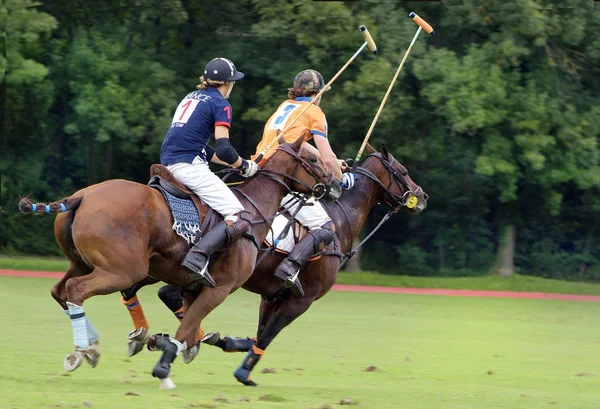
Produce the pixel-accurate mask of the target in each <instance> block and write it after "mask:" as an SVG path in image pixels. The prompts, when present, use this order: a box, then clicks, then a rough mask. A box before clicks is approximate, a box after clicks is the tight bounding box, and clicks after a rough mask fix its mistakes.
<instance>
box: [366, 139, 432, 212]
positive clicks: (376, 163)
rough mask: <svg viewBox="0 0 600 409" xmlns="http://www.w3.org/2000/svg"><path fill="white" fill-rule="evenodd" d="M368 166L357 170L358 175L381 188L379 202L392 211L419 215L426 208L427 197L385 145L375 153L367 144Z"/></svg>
mask: <svg viewBox="0 0 600 409" xmlns="http://www.w3.org/2000/svg"><path fill="white" fill-rule="evenodd" d="M367 151H368V152H369V158H373V159H372V160H369V164H368V165H367V163H366V161H365V164H364V165H365V166H364V167H363V168H359V173H360V174H363V175H364V176H366V177H368V178H369V179H372V180H373V181H374V182H376V183H378V184H379V185H380V186H381V187H382V188H383V194H382V197H381V202H385V203H386V204H387V205H388V206H390V207H391V208H392V209H394V211H398V210H400V208H402V207H405V208H406V209H407V210H408V212H410V213H412V214H418V213H421V212H422V211H423V210H425V209H426V208H427V200H428V199H429V195H427V193H425V192H424V191H423V189H422V188H421V187H420V186H419V185H417V184H416V183H415V182H414V181H413V180H412V179H411V177H410V176H409V175H408V169H406V167H405V166H404V165H402V164H401V163H400V162H398V161H397V160H396V158H394V157H393V156H392V154H391V153H389V151H388V150H387V148H386V147H385V145H383V144H382V145H381V151H377V150H376V149H375V148H373V147H372V146H371V145H369V144H367Z"/></svg>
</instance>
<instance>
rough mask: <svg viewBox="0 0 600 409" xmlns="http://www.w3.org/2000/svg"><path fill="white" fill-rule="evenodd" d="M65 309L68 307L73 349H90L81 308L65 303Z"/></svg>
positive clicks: (83, 313)
mask: <svg viewBox="0 0 600 409" xmlns="http://www.w3.org/2000/svg"><path fill="white" fill-rule="evenodd" d="M67 307H69V316H70V317H71V326H72V327H73V342H74V344H75V348H77V349H79V350H83V351H85V350H86V349H88V348H89V347H90V343H89V341H88V335H87V325H86V319H85V312H84V311H83V307H82V306H81V305H77V304H73V303H71V302H69V301H67Z"/></svg>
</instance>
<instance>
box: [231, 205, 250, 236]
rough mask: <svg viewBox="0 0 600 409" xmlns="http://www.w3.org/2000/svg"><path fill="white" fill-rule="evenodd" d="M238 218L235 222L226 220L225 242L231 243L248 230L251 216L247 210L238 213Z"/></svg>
mask: <svg viewBox="0 0 600 409" xmlns="http://www.w3.org/2000/svg"><path fill="white" fill-rule="evenodd" d="M237 216H238V219H237V220H236V221H235V222H232V221H226V222H225V223H226V224H227V229H226V231H227V242H228V243H232V242H234V241H235V240H237V239H239V238H240V237H242V235H244V233H246V232H248V231H250V226H251V217H250V213H249V212H247V211H242V212H240V213H239V214H238V215H237Z"/></svg>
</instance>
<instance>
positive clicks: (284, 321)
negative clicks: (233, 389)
mask: <svg viewBox="0 0 600 409" xmlns="http://www.w3.org/2000/svg"><path fill="white" fill-rule="evenodd" d="M313 301H314V298H312V297H311V298H309V297H304V298H298V297H296V296H293V295H291V294H288V296H287V297H286V298H285V299H283V300H281V301H277V302H274V303H271V304H269V303H266V302H265V304H266V305H264V308H265V311H263V305H261V312H262V313H263V317H264V318H265V322H264V323H263V319H262V317H261V321H260V327H259V331H258V338H257V340H256V344H255V345H252V347H251V348H250V350H249V351H248V353H247V354H246V357H245V358H244V360H243V361H242V364H241V365H240V366H239V367H238V368H237V369H236V370H235V372H234V373H233V376H234V377H235V379H237V380H238V381H239V382H241V383H243V384H244V385H246V386H256V385H257V384H256V383H255V382H254V381H252V380H251V379H250V373H251V372H252V370H253V369H254V367H255V366H256V364H257V363H258V361H259V360H260V359H261V358H262V357H263V355H264V354H265V349H267V347H268V346H269V344H271V342H272V341H273V339H274V338H275V337H276V336H277V334H279V333H280V332H281V330H282V329H284V328H285V327H287V326H288V325H289V324H291V323H292V321H294V320H295V319H296V318H298V317H299V316H301V315H302V314H304V313H305V312H306V310H307V309H308V308H309V307H310V305H311V304H312V303H313ZM267 317H268V319H267Z"/></svg>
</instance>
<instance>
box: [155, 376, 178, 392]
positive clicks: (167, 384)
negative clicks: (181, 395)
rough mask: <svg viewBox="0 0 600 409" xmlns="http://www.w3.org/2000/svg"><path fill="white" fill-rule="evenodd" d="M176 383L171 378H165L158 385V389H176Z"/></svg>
mask: <svg viewBox="0 0 600 409" xmlns="http://www.w3.org/2000/svg"><path fill="white" fill-rule="evenodd" d="M175 388H176V385H175V383H174V382H173V381H172V380H171V378H165V379H161V380H160V384H159V385H158V389H166V390H168V389H175Z"/></svg>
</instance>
